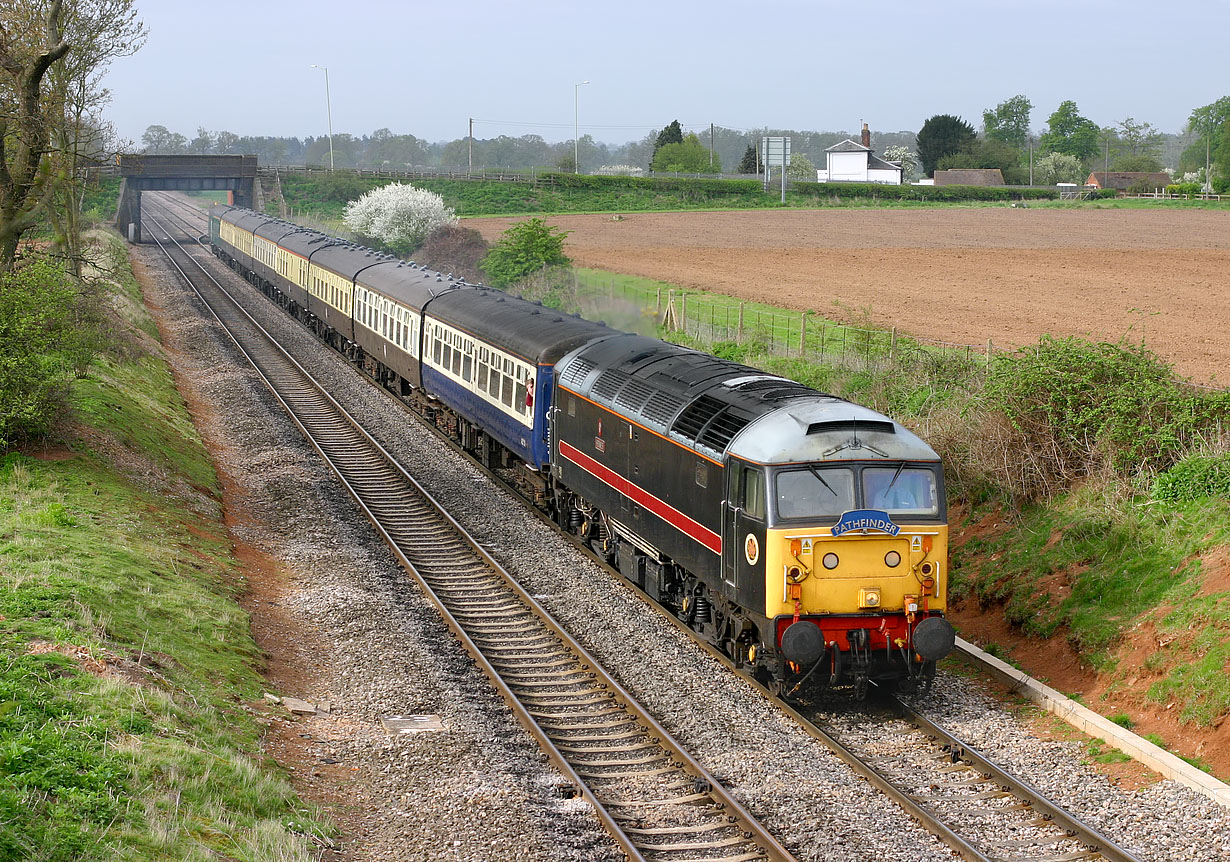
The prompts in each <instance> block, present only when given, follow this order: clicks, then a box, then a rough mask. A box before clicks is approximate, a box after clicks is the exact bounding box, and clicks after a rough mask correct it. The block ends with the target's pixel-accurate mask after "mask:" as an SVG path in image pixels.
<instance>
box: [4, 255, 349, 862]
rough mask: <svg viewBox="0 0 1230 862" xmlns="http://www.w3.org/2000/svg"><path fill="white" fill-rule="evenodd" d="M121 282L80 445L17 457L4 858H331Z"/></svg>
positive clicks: (10, 522)
mask: <svg viewBox="0 0 1230 862" xmlns="http://www.w3.org/2000/svg"><path fill="white" fill-rule="evenodd" d="M111 253H112V254H113V255H114V257H115V260H116V262H117V263H119V264H122V265H124V269H126V260H125V259H124V251H123V246H122V244H120V243H118V242H116V243H115V244H114V245H113V246H112V252H111ZM121 282H122V283H120V284H118V285H116V286H115V296H114V297H113V299H112V301H111V303H110V304H111V306H112V307H113V308H114V309H118V312H119V313H118V314H116V315H115V317H114V323H115V326H114V327H113V330H114V331H117V332H119V331H121V330H123V329H124V328H126V327H131V329H130V330H129V331H128V332H121V333H120V334H119V335H117V336H116V338H117V340H116V341H115V342H114V343H113V344H112V345H111V349H110V350H109V351H108V353H107V354H106V356H105V358H103V359H100V360H98V361H96V362H95V364H94V365H93V366H91V367H90V368H89V370H88V373H87V374H86V375H85V376H84V377H82V378H81V379H79V380H77V381H76V383H75V384H74V386H73V392H72V396H71V404H72V407H73V408H74V414H73V415H74V426H73V427H72V428H68V429H64V430H63V433H62V437H63V439H64V440H65V444H64V445H63V446H62V447H59V448H56V449H54V450H49V451H35V450H30V451H29V452H28V454H16V453H10V454H8V455H6V456H4V457H3V459H0V584H3V588H2V589H0V655H2V656H3V663H2V664H0V859H6V860H7V859H12V860H17V859H23V860H24V859H38V860H94V859H97V860H113V859H176V860H182V859H200V860H205V859H218V858H228V859H232V858H233V859H244V860H296V859H303V860H306V859H309V858H315V857H316V855H317V854H316V852H315V851H314V850H312V842H311V840H310V836H311V835H313V834H323V833H324V831H325V830H326V828H327V827H325V826H324V825H323V824H322V822H321V820H320V819H319V817H318V816H317V814H316V813H315V812H314V811H312V810H310V809H309V808H308V807H306V806H305V805H304V804H303V803H302V802H301V801H300V800H299V799H298V798H297V797H296V795H295V793H294V792H293V790H292V789H291V787H290V785H289V783H288V782H287V781H286V780H285V778H283V777H282V776H281V775H280V774H279V773H278V771H277V770H276V768H271V765H270V764H268V763H266V762H265V761H264V760H263V759H262V756H261V754H260V744H259V740H260V734H261V725H260V724H259V723H258V721H257V720H256V710H255V709H254V708H253V707H252V706H250V705H249V704H250V703H252V702H256V701H260V699H261V693H262V685H261V678H260V676H259V674H258V673H257V664H258V661H259V656H258V651H257V649H256V646H255V644H254V643H253V641H252V636H251V633H250V629H249V625H248V619H247V615H246V613H245V612H244V611H243V610H242V609H241V608H240V607H239V606H238V604H237V603H236V598H237V597H238V596H239V595H240V594H241V593H242V591H243V589H244V582H243V577H242V573H241V572H240V570H239V567H238V565H237V563H236V561H235V559H234V557H233V556H232V554H231V545H230V541H229V539H228V536H227V533H226V530H225V527H224V526H223V525H222V523H221V520H220V505H219V485H218V480H217V477H216V476H215V474H214V471H213V467H212V466H211V463H210V461H209V457H208V454H207V452H206V450H205V448H204V446H203V445H202V443H201V440H200V439H199V437H198V436H197V434H196V431H195V429H194V428H193V426H192V423H191V421H190V419H189V417H188V415H187V411H186V409H185V406H184V404H183V402H182V400H181V399H180V397H179V395H178V394H177V392H176V390H175V387H174V384H173V381H172V378H171V375H170V371H169V369H168V367H167V365H166V363H165V362H164V361H163V360H162V359H161V358H160V356H159V355H158V350H157V347H156V345H154V344H153V342H152V338H151V337H152V336H154V335H156V332H155V329H154V326H153V324H152V322H151V321H150V320H149V318H148V317H147V316H146V314H145V310H144V307H143V306H142V305H141V299H140V295H139V290H138V287H137V286H136V284H135V281H134V280H133V279H132V277H131V275H130V274H125V275H123V277H122V279H121ZM143 345H144V346H143Z"/></svg>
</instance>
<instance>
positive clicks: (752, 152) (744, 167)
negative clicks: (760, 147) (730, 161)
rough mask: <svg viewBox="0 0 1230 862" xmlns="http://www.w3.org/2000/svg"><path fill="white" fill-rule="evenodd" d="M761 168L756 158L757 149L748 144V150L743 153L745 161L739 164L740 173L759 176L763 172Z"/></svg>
mask: <svg viewBox="0 0 1230 862" xmlns="http://www.w3.org/2000/svg"><path fill="white" fill-rule="evenodd" d="M761 167H762V166H761V165H760V163H759V160H758V159H757V158H756V148H755V147H753V146H752V145H751V144H748V145H747V150H746V151H745V152H744V153H743V160H742V161H740V162H739V173H741V174H758V173H760V171H761Z"/></svg>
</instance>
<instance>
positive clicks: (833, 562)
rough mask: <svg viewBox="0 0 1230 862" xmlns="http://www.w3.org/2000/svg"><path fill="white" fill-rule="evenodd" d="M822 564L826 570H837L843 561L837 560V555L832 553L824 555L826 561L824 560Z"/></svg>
mask: <svg viewBox="0 0 1230 862" xmlns="http://www.w3.org/2000/svg"><path fill="white" fill-rule="evenodd" d="M820 562H822V563H823V564H824V567H825V568H826V569H835V568H837V564H838V563H840V562H841V560H839V559H838V558H837V555H836V554H834V553H833V552H832V551H830V552H829V553H827V554H825V555H824V559H822V560H821V561H820Z"/></svg>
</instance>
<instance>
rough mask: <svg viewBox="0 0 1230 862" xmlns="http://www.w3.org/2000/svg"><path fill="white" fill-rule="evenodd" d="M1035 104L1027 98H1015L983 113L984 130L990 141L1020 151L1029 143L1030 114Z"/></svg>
mask: <svg viewBox="0 0 1230 862" xmlns="http://www.w3.org/2000/svg"><path fill="white" fill-rule="evenodd" d="M1033 108H1034V106H1033V103H1032V102H1030V101H1029V99H1027V98H1026V97H1025V96H1013V97H1012V98H1011V99H1007V100H1005V101H1003V102H1000V103H999V104H998V105H996V106H995V108H994V109H991V108H987V109H986V110H985V111H983V112H982V130H983V133H984V134H985V135H986V137H987V138H988V139H990V140H995V141H1002V142H1003V143H1005V144H1010V145H1011V146H1013V147H1016V148H1017V149H1018V150H1023V149H1025V146H1026V145H1027V144H1028V143H1029V112H1030V111H1032V110H1033Z"/></svg>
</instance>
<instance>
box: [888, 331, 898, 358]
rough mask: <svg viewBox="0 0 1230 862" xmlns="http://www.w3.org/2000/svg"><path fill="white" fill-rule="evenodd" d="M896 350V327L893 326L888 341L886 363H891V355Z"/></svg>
mask: <svg viewBox="0 0 1230 862" xmlns="http://www.w3.org/2000/svg"><path fill="white" fill-rule="evenodd" d="M896 352H897V327H895V326H894V327H893V335H892V340H891V341H889V343H888V364H889V365H892V364H893V356H894V355H895V354H896Z"/></svg>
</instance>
